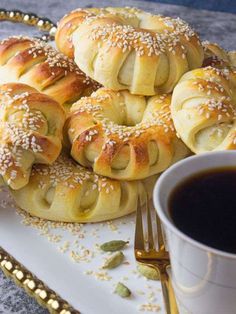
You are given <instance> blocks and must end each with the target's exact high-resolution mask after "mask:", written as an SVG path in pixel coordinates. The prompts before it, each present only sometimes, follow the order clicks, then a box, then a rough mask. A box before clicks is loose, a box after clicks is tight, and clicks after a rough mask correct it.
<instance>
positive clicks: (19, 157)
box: [0, 83, 65, 189]
mask: <svg viewBox="0 0 236 314" xmlns="http://www.w3.org/2000/svg"><path fill="white" fill-rule="evenodd" d="M64 122H65V112H64V109H63V108H62V106H61V105H60V104H59V103H57V102H56V101H55V100H53V99H52V98H50V97H49V96H46V95H44V94H42V93H39V92H38V91H37V90H36V89H34V88H32V87H30V86H28V85H25V84H19V83H9V84H4V85H1V86H0V175H1V176H2V177H3V180H4V182H5V183H6V184H7V185H9V186H10V187H11V188H12V189H20V188H22V187H23V186H25V185H26V184H27V183H28V181H29V177H30V172H31V167H32V165H33V164H34V163H43V164H51V163H53V162H54V161H55V160H56V159H57V157H58V156H59V154H60V152H61V140H62V129H63V125H64Z"/></svg>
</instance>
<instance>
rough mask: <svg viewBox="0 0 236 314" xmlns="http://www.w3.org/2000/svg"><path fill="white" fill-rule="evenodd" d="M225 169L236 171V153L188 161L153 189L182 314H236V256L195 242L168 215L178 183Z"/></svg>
mask: <svg viewBox="0 0 236 314" xmlns="http://www.w3.org/2000/svg"><path fill="white" fill-rule="evenodd" d="M224 166H235V167H236V151H222V152H214V153H206V154H202V155H198V156H193V157H189V158H186V159H184V160H182V161H180V162H178V163H176V164H174V165H173V166H171V167H170V168H169V169H168V170H167V171H165V172H164V173H163V174H162V175H161V176H160V178H159V180H158V181H157V183H156V186H155V189H154V205H155V208H156V210H157V213H158V215H159V217H160V219H161V221H162V224H163V227H164V233H165V237H166V241H167V243H166V246H167V247H168V249H169V253H170V260H171V276H172V282H173V287H174V290H175V293H176V297H177V302H178V305H179V311H180V314H185V313H186V314H190V313H192V314H235V313H236V254H230V253H226V252H223V251H220V250H217V249H214V248H211V247H209V246H206V245H204V244H201V243H199V242H197V241H195V240H193V239H192V238H190V237H189V236H187V235H186V234H184V233H183V232H181V231H180V230H179V229H177V228H176V227H175V226H174V224H173V223H172V221H171V219H170V215H169V212H168V198H169V195H170V193H171V191H173V189H174V188H175V187H176V185H177V184H178V183H180V182H181V181H182V180H184V179H185V178H187V177H189V176H191V175H193V174H196V173H198V172H200V171H204V170H208V169H212V168H218V167H224ZM235 197H236V191H235ZM189 210H191V208H190V209H189ZM223 210H224V208H222V211H223ZM235 210H236V208H235ZM235 228H236V226H235ZM219 232H224V229H223V228H222V229H221V230H219ZM235 241H236V239H235Z"/></svg>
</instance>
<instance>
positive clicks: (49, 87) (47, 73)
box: [0, 37, 98, 109]
mask: <svg viewBox="0 0 236 314" xmlns="http://www.w3.org/2000/svg"><path fill="white" fill-rule="evenodd" d="M8 82H20V83H25V84H28V85H30V86H32V87H34V88H36V89H37V90H38V91H42V92H43V93H45V94H47V95H49V96H51V97H52V98H53V99H55V100H56V101H57V102H59V103H60V104H62V105H63V106H64V107H65V109H67V107H69V106H70V105H71V104H72V103H73V102H74V101H76V100H78V99H79V98H80V97H82V96H86V95H90V94H91V93H92V91H95V90H96V89H97V88H98V84H97V83H96V82H94V81H93V80H91V79H90V78H88V77H87V76H86V75H85V74H84V73H83V72H82V71H81V70H80V69H79V68H78V67H77V66H76V64H75V63H74V62H73V61H72V60H70V59H69V58H67V57H65V56H64V55H62V54H61V53H59V52H57V51H56V50H55V49H54V48H52V47H51V46H49V45H46V44H45V43H43V42H42V41H40V40H36V39H31V38H27V37H9V38H7V39H5V40H3V41H1V42H0V84H3V83H8Z"/></svg>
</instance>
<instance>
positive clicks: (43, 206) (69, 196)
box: [12, 155, 156, 222]
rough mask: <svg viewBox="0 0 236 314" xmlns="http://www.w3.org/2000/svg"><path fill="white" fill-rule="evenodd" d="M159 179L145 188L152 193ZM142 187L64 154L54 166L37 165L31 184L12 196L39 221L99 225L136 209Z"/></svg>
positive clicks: (152, 180) (138, 183)
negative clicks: (107, 175)
mask: <svg viewBox="0 0 236 314" xmlns="http://www.w3.org/2000/svg"><path fill="white" fill-rule="evenodd" d="M155 181H156V178H150V179H149V180H148V181H146V183H145V184H146V185H147V186H148V187H149V190H150V192H151V191H152V188H153V185H154V183H155ZM142 187H143V184H142V183H141V181H132V182H125V181H123V182H121V181H116V180H112V179H109V178H105V177H102V176H99V175H96V174H95V173H93V172H90V171H88V170H86V169H85V168H83V167H81V166H79V165H78V164H76V163H75V162H74V161H73V160H72V159H70V158H68V157H66V156H65V155H62V156H60V157H59V158H58V160H56V162H55V163H54V164H53V165H51V166H46V165H34V166H33V170H32V173H31V176H30V180H29V183H28V184H27V185H26V186H25V187H23V188H22V189H20V190H17V191H13V190H12V194H13V196H14V199H15V201H16V203H17V205H18V206H19V207H21V208H22V209H24V210H26V211H28V212H29V213H30V214H31V215H34V216H38V217H40V218H44V219H49V220H54V221H66V222H97V221H103V220H110V219H114V218H118V217H121V216H124V215H127V214H129V213H131V212H133V211H135V210H136V208H137V200H138V195H139V193H140V191H142Z"/></svg>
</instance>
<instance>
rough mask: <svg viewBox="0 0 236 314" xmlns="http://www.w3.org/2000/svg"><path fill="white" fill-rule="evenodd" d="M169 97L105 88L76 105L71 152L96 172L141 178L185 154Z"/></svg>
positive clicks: (68, 126) (70, 132)
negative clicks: (173, 119) (177, 133)
mask: <svg viewBox="0 0 236 314" xmlns="http://www.w3.org/2000/svg"><path fill="white" fill-rule="evenodd" d="M170 100H171V96H170V95H162V96H154V97H152V98H149V99H148V98H145V97H143V96H136V95H131V94H130V93H129V92H127V91H122V92H115V91H113V90H110V89H106V88H101V89H99V90H97V91H96V92H94V93H93V94H92V96H91V97H84V98H82V99H81V100H79V101H78V102H77V103H75V104H74V105H73V106H72V108H71V114H70V115H69V116H68V119H67V121H66V124H65V127H64V131H65V134H66V135H68V139H67V141H68V145H69V147H70V150H71V156H72V157H73V158H74V159H75V160H76V161H77V162H78V163H80V164H81V165H83V166H84V167H89V168H93V171H94V172H95V173H97V174H100V175H104V176H107V177H109V178H115V179H119V180H137V179H143V178H146V177H149V176H151V175H154V174H157V173H160V172H162V171H163V170H165V169H166V168H167V167H169V166H170V164H171V163H173V162H174V161H177V160H179V159H181V158H183V157H185V156H186V155H187V153H188V150H187V148H186V147H185V145H184V144H183V143H182V142H181V141H180V140H178V139H177V137H176V134H175V129H174V126H173V122H172V119H171V116H170Z"/></svg>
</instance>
